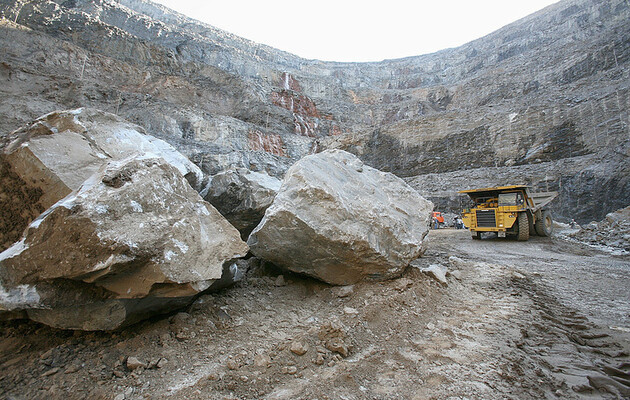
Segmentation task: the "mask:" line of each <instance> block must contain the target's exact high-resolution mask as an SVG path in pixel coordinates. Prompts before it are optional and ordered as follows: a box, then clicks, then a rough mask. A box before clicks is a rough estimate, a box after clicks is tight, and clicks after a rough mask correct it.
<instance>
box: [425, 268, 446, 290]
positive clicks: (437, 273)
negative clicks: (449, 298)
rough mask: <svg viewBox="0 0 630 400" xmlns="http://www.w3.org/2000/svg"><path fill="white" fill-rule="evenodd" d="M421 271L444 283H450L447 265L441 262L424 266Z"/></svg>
mask: <svg viewBox="0 0 630 400" xmlns="http://www.w3.org/2000/svg"><path fill="white" fill-rule="evenodd" d="M420 271H421V272H423V273H425V274H427V275H429V276H430V277H432V278H433V279H435V280H436V281H438V282H440V283H441V284H442V285H444V286H446V285H448V282H447V281H446V271H447V269H446V267H444V266H442V265H440V264H431V265H429V266H428V267H427V268H422V269H421V270H420Z"/></svg>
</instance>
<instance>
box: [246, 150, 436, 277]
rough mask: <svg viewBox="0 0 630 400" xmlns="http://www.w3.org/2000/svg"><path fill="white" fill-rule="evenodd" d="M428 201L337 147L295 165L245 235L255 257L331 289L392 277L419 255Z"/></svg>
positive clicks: (401, 181)
mask: <svg viewBox="0 0 630 400" xmlns="http://www.w3.org/2000/svg"><path fill="white" fill-rule="evenodd" d="M432 209H433V204H432V203H431V202H430V201H428V200H426V199H424V198H423V197H422V196H420V195H419V194H418V193H417V192H416V191H415V190H413V189H412V188H411V187H410V186H408V185H407V184H406V183H405V182H404V181H403V180H401V179H400V178H398V177H396V176H394V175H393V174H390V173H385V172H381V171H378V170H376V169H374V168H371V167H368V166H366V165H364V164H363V163H362V162H361V161H360V160H359V159H358V158H357V157H355V156H353V155H352V154H350V153H347V152H345V151H341V150H327V151H325V152H323V153H319V154H314V155H310V156H307V157H304V158H303V159H302V160H300V161H298V162H297V163H296V164H294V165H293V166H292V167H291V168H290V169H289V171H288V172H287V175H286V177H285V179H284V181H283V183H282V187H281V188H280V191H279V192H278V194H277V196H276V198H275V200H274V202H273V204H272V205H271V207H269V208H268V209H267V211H266V213H265V217H264V218H263V220H262V221H261V223H260V224H259V225H258V227H256V229H254V231H253V232H252V233H251V235H250V237H249V239H248V244H249V246H250V248H251V251H252V252H253V253H254V254H255V255H256V256H258V257H260V258H263V259H265V260H268V261H271V262H273V263H274V264H277V265H279V266H282V267H285V268H287V269H289V270H291V271H294V272H298V273H302V274H307V275H310V276H313V277H316V278H318V279H321V280H323V281H325V282H328V283H331V284H337V285H347V284H352V283H355V282H357V281H360V280H362V279H388V278H392V277H395V276H398V275H400V274H401V273H402V271H403V270H404V268H405V267H406V266H407V265H408V264H409V263H410V261H412V260H413V259H415V258H417V257H419V256H420V255H421V254H422V253H423V251H424V248H423V239H424V237H425V236H426V235H427V233H428V228H429V217H430V213H431V210H432Z"/></svg>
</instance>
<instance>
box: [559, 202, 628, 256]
mask: <svg viewBox="0 0 630 400" xmlns="http://www.w3.org/2000/svg"><path fill="white" fill-rule="evenodd" d="M569 236H571V237H573V238H575V239H577V240H580V241H583V242H587V243H590V244H594V245H602V246H608V247H614V248H617V249H621V250H625V251H628V252H630V206H628V207H626V208H622V209H621V210H617V211H615V212H612V213H609V214H607V215H606V218H604V219H603V220H602V221H600V222H591V223H590V224H588V225H586V226H585V227H583V228H582V229H580V230H579V231H577V232H575V233H573V234H570V235H569Z"/></svg>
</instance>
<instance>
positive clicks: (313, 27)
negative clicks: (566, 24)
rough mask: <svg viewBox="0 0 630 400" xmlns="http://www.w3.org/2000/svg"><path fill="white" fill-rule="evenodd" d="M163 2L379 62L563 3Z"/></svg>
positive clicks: (251, 33)
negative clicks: (553, 4)
mask: <svg viewBox="0 0 630 400" xmlns="http://www.w3.org/2000/svg"><path fill="white" fill-rule="evenodd" d="M154 1H156V0H154ZM157 2H158V3H161V4H164V5H165V6H167V7H169V8H172V9H174V10H176V11H178V12H180V13H182V14H185V15H187V16H189V17H193V18H195V19H198V20H200V21H203V22H206V23H208V24H210V25H213V26H215V27H217V28H220V29H223V30H225V31H228V32H230V33H234V34H236V35H238V36H242V37H244V38H247V39H250V40H253V41H255V42H258V43H262V44H266V45H269V46H272V47H275V48H277V49H280V50H284V51H288V52H290V53H293V54H295V55H298V56H300V57H303V58H308V59H318V60H322V61H381V60H384V59H392V58H401V57H407V56H415V55H420V54H426V53H432V52H434V51H438V50H441V49H445V48H448V47H456V46H460V45H462V44H464V43H467V42H470V41H471V40H474V39H477V38H480V37H482V36H484V35H486V34H488V33H490V32H493V31H495V30H497V29H499V28H501V27H502V26H505V25H507V24H509V23H511V22H513V21H516V20H518V19H520V18H522V17H524V16H526V15H529V14H531V13H533V12H536V11H538V10H540V9H542V8H544V7H546V6H548V5H550V4H552V3H555V2H557V0H433V1H404V0H388V1H373V2H370V1H365V0H362V1H356V0H349V1H344V0H311V1H299V0H292V1H288V0H257V1H256V0H221V1H212V0H211V1H196V0H157Z"/></svg>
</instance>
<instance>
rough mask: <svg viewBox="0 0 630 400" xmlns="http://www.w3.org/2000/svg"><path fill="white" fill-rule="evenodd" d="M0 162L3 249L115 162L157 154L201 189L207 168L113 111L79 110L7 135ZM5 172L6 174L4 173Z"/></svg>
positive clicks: (0, 243)
mask: <svg viewBox="0 0 630 400" xmlns="http://www.w3.org/2000/svg"><path fill="white" fill-rule="evenodd" d="M7 139H8V141H9V143H8V145H7V146H5V148H4V149H3V150H4V151H3V152H2V154H0V163H1V165H2V169H3V172H5V173H6V177H4V178H2V181H1V182H0V212H1V213H2V214H3V216H4V215H6V216H7V219H6V220H4V218H3V220H4V221H3V223H2V226H0V228H1V229H0V246H1V247H0V250H4V249H5V248H7V247H8V246H10V245H11V244H12V243H13V242H15V241H16V240H18V239H19V237H20V236H21V234H22V231H23V230H24V228H26V226H27V225H28V224H29V223H30V222H31V221H32V220H33V219H34V218H35V217H37V216H38V215H39V214H40V213H41V212H43V211H44V210H46V209H47V208H49V207H50V206H52V205H53V204H54V203H56V202H57V201H59V200H60V199H62V198H64V197H65V196H66V195H68V194H69V193H70V192H71V191H73V190H75V189H78V188H79V186H81V184H83V182H84V181H85V180H86V179H87V178H88V177H90V176H91V175H92V174H94V173H95V172H97V171H98V170H99V168H100V167H101V166H103V165H104V164H105V163H107V162H108V161H111V160H120V159H124V158H126V157H129V156H133V155H147V154H152V155H154V156H156V157H162V158H164V159H165V160H167V161H168V162H169V163H170V164H171V165H173V166H174V167H175V168H176V169H177V170H178V171H179V172H180V173H181V174H182V175H184V176H185V177H186V179H188V182H189V183H190V184H191V185H192V186H193V187H194V188H197V189H199V188H200V186H201V181H202V178H203V174H202V172H201V170H200V169H199V168H198V167H197V166H196V165H195V164H193V163H192V162H190V161H189V160H188V159H187V158H186V157H184V156H183V155H182V154H181V153H179V152H178V151H177V150H175V149H174V148H173V147H172V146H171V145H169V144H168V143H166V142H164V141H163V140H160V139H156V138H155V137H152V136H149V135H146V134H145V133H144V131H143V129H142V128H141V127H139V126H137V125H133V124H130V123H128V122H126V121H124V120H122V119H121V118H118V117H116V116H115V115H113V114H109V113H105V112H102V111H98V110H92V109H77V110H71V111H60V112H53V113H50V114H47V115H45V116H43V117H41V118H39V119H37V120H36V121H35V122H33V123H32V124H29V125H28V126H26V127H24V128H22V129H19V130H17V131H15V132H13V133H12V134H10V135H9V136H8V137H7ZM3 175H4V174H3Z"/></svg>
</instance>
